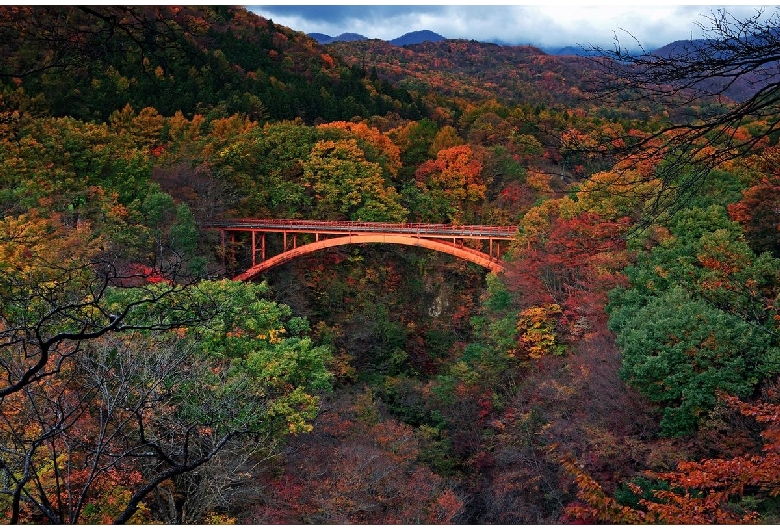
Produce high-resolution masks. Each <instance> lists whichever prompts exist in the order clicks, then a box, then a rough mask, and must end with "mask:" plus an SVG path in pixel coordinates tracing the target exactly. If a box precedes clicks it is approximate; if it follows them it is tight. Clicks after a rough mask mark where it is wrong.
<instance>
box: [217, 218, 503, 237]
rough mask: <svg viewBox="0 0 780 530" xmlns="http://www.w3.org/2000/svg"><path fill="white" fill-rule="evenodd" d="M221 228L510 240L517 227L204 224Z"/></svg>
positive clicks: (297, 221)
mask: <svg viewBox="0 0 780 530" xmlns="http://www.w3.org/2000/svg"><path fill="white" fill-rule="evenodd" d="M204 228H215V229H221V230H246V231H252V230H256V231H258V232H290V233H309V234H315V233H319V234H340V235H360V234H368V233H384V234H404V235H410V236H425V237H442V238H447V239H449V238H466V239H502V240H511V239H513V238H514V235H515V234H516V233H517V226H483V225H445V224H427V223H384V222H362V221H309V220H302V219H225V220H214V221H209V222H208V223H205V224H204Z"/></svg>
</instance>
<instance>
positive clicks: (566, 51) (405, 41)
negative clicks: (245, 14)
mask: <svg viewBox="0 0 780 530" xmlns="http://www.w3.org/2000/svg"><path fill="white" fill-rule="evenodd" d="M307 35H308V36H309V37H311V38H313V39H314V40H316V41H317V42H318V43H319V44H333V43H334V42H355V41H366V40H380V41H382V40H384V39H373V38H369V37H366V36H365V35H361V34H360V33H342V34H340V35H337V36H335V37H333V36H330V35H326V34H325V33H307ZM444 40H451V39H449V38H448V37H445V36H443V35H441V34H439V33H436V32H435V31H431V30H427V29H425V30H419V31H412V32H409V33H405V34H404V35H401V36H400V37H396V38H395V39H391V40H389V41H384V42H389V43H390V44H392V45H394V46H406V45H411V44H422V43H424V42H441V41H444ZM484 42H485V43H486V44H498V45H499V46H516V45H515V44H509V43H507V42H503V41H498V40H496V41H484ZM675 44H678V43H672V44H667V45H666V46H664V48H666V47H668V46H673V45H675ZM528 45H529V46H535V47H537V48H539V49H541V50H542V51H544V52H545V53H547V54H550V55H577V56H581V57H588V56H594V55H598V52H597V51H595V50H593V49H590V48H588V47H586V46H582V45H570V46H563V47H549V46H546V47H542V46H536V45H535V44H534V43H528Z"/></svg>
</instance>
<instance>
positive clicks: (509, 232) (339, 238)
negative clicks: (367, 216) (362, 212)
mask: <svg viewBox="0 0 780 530" xmlns="http://www.w3.org/2000/svg"><path fill="white" fill-rule="evenodd" d="M203 227H204V228H209V229H217V230H219V231H220V232H221V234H222V250H223V256H226V255H227V250H228V237H229V238H230V243H231V246H230V248H235V243H236V236H238V235H240V234H241V233H247V232H248V233H249V234H250V236H249V239H250V241H251V242H250V245H251V247H250V249H251V251H250V253H251V256H252V266H251V267H250V268H249V269H247V270H246V271H245V272H243V273H241V274H239V275H237V276H236V277H235V278H234V279H236V280H251V279H253V278H255V277H256V276H258V275H260V274H262V273H264V272H265V271H267V270H269V269H271V268H273V267H275V266H277V265H281V264H283V263H287V262H288V261H290V260H293V259H295V258H297V257H299V256H303V255H305V254H310V253H312V252H316V251H318V250H322V249H325V248H330V247H336V246H340V245H352V244H359V243H389V244H396V245H409V246H415V247H422V248H428V249H431V250H436V251H439V252H444V253H446V254H451V255H453V256H456V257H458V258H461V259H465V260H468V261H471V262H473V263H476V264H478V265H481V266H483V267H486V268H488V269H490V270H491V271H493V272H502V271H504V268H505V265H504V262H503V261H502V260H501V242H502V241H509V240H512V239H513V238H514V236H515V233H516V232H517V227H516V226H482V225H444V224H422V223H369V222H359V221H308V220H301V219H224V220H213V221H209V222H208V223H205V224H204V225H203ZM271 233H276V234H281V242H280V243H281V245H279V244H277V245H276V250H278V253H274V255H273V256H269V254H271V252H270V250H271V245H269V244H267V240H266V238H267V235H268V234H271ZM277 237H279V236H277ZM465 241H477V242H478V243H479V244H477V245H472V246H466V245H464V242H465ZM475 246H476V247H479V248H474V247H475Z"/></svg>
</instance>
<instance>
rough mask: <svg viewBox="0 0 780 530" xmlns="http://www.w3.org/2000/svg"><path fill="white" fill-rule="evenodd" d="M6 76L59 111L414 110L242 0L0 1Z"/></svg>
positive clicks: (347, 114) (274, 115) (285, 114)
mask: <svg viewBox="0 0 780 530" xmlns="http://www.w3.org/2000/svg"><path fill="white" fill-rule="evenodd" d="M0 20H1V21H2V22H0V42H2V44H0V51H2V53H3V57H4V61H3V65H2V66H0V82H2V83H3V86H5V87H7V89H8V90H16V89H23V90H24V92H25V93H26V94H27V95H29V96H30V97H32V98H35V99H36V105H37V108H38V109H41V110H44V111H47V112H50V113H51V114H53V115H55V116H62V115H70V116H73V117H76V118H81V119H106V118H107V117H108V115H109V114H110V113H111V112H113V111H114V110H116V109H118V108H122V107H123V106H124V105H125V104H128V103H129V104H130V105H132V106H133V107H135V108H143V107H147V106H152V107H154V108H156V109H157V110H158V111H160V112H161V113H163V114H166V115H172V114H173V113H174V112H176V111H179V110H180V111H182V112H183V113H184V114H185V115H191V114H193V113H194V112H200V113H203V112H207V111H214V112H217V113H220V114H224V115H227V114H232V113H236V112H241V113H245V114H247V115H249V116H250V117H252V118H254V119H263V118H270V119H292V118H296V117H301V118H303V119H304V120H306V121H314V120H315V119H317V118H320V119H326V120H335V119H348V118H351V117H352V116H355V115H361V116H362V115H365V116H369V115H372V114H378V115H383V114H385V113H387V112H388V111H393V112H400V113H401V114H402V115H409V117H417V116H418V115H419V109H416V108H414V105H413V103H412V101H411V98H410V97H408V95H407V94H404V93H403V92H402V91H393V93H392V94H391V95H389V94H383V93H382V87H381V86H376V87H374V86H371V82H370V80H368V79H367V78H366V77H365V73H364V71H363V70H362V69H361V68H359V67H356V66H353V67H350V66H346V65H344V64H343V63H341V62H340V61H338V60H335V59H334V58H333V57H331V56H329V55H328V54H326V53H323V50H322V49H321V47H320V46H319V45H318V44H317V43H316V42H315V41H314V40H313V39H311V38H309V37H307V36H306V35H304V34H303V33H300V32H296V31H293V30H290V29H289V28H285V27H282V26H278V25H276V24H274V23H273V22H271V21H269V20H265V19H263V18H261V17H259V16H257V15H254V14H252V13H250V12H248V11H247V10H245V9H243V8H240V7H214V8H210V7H191V8H177V7H168V6H148V7H141V6H138V7H135V6H134V7H128V8H124V7H120V6H108V7H57V6H29V7H23V8H12V7H10V6H9V7H2V8H0Z"/></svg>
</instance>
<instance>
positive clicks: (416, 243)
mask: <svg viewBox="0 0 780 530" xmlns="http://www.w3.org/2000/svg"><path fill="white" fill-rule="evenodd" d="M359 243H387V244H393V245H407V246H412V247H422V248H427V249H430V250H436V251H438V252H443V253H445V254H450V255H452V256H456V257H458V258H461V259H465V260H467V261H470V262H472V263H476V264H477V265H481V266H482V267H485V268H487V269H490V270H491V271H492V272H495V273H498V272H504V270H505V269H504V264H503V263H502V262H501V261H497V260H495V259H492V258H491V257H490V256H489V255H487V254H485V253H484V252H480V251H479V250H475V249H473V248H467V247H459V246H457V245H455V244H453V243H448V242H446V241H441V240H435V239H425V238H419V237H412V236H404V235H389V234H367V235H351V236H343V237H334V238H330V239H323V240H320V241H317V242H316V243H309V244H306V245H301V246H300V247H297V248H294V249H291V250H288V251H286V252H282V253H281V254H278V255H276V256H274V257H272V258H269V259H267V260H265V261H263V262H262V263H258V264H257V265H255V266H254V267H252V268H250V269H248V270H247V271H246V272H244V273H242V274H239V275H238V276H236V277H235V278H234V280H241V281H246V280H251V279H253V278H255V277H256V276H258V275H259V274H262V273H263V272H265V271H267V270H269V269H272V268H274V267H276V266H278V265H281V264H283V263H287V262H288V261H292V260H293V259H295V258H297V257H300V256H304V255H306V254H311V253H312V252H317V251H318V250H322V249H325V248H330V247H338V246H342V245H354V244H359Z"/></svg>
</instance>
